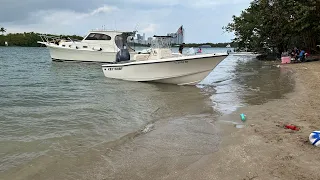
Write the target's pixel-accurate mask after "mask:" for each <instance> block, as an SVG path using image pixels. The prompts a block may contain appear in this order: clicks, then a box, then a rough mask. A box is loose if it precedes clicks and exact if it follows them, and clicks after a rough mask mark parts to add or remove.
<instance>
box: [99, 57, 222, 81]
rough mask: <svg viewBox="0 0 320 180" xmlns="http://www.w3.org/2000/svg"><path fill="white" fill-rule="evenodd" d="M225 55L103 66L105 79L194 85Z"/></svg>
mask: <svg viewBox="0 0 320 180" xmlns="http://www.w3.org/2000/svg"><path fill="white" fill-rule="evenodd" d="M226 57H227V55H221V56H217V55H212V56H210V55H206V56H195V57H194V58H190V57H182V58H178V59H176V60H168V61H150V62H148V61H145V62H141V63H136V64H134V63H124V64H113V65H103V66H102V70H103V73H104V75H105V76H106V77H108V78H113V79H122V80H127V81H140V82H159V83H169V84H177V85H195V84H197V83H199V82H200V81H202V80H203V79H204V78H205V77H206V76H208V74H209V73H210V72H211V71H212V70H213V69H214V68H215V67H216V66H217V65H218V64H219V63H220V62H221V61H222V60H224V59H225V58H226Z"/></svg>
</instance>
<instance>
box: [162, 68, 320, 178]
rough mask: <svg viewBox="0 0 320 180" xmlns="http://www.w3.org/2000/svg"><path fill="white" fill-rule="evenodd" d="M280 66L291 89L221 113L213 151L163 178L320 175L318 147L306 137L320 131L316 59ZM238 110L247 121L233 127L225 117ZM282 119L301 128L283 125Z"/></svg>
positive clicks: (319, 83)
mask: <svg viewBox="0 0 320 180" xmlns="http://www.w3.org/2000/svg"><path fill="white" fill-rule="evenodd" d="M280 68H281V69H280V70H281V71H293V72H294V77H295V80H296V86H295V89H294V92H293V93H290V94H288V95H287V96H286V98H284V99H279V100H273V101H270V102H267V103H265V104H263V105H256V106H249V107H244V108H241V109H239V110H238V111H236V112H234V113H232V114H230V115H225V116H223V117H221V118H220V120H219V122H218V123H217V124H218V125H219V126H220V128H222V129H223V130H224V132H223V134H224V136H223V138H222V144H221V146H220V148H219V150H218V151H217V152H215V153H212V154H210V155H206V156H203V157H202V158H201V160H199V161H198V162H196V163H194V164H192V165H190V166H189V167H187V168H186V169H184V170H183V171H181V172H178V173H176V174H175V175H174V176H171V177H170V178H168V179H219V180H223V179H226V180H227V179H228V180H229V179H246V180H249V179H281V180H283V179H313V180H316V179H317V180H318V179H320V168H319V167H320V156H319V152H320V148H318V147H315V146H312V145H311V144H310V142H309V139H308V137H309V135H310V133H311V132H312V131H314V130H320V101H319V99H320V94H319V91H320V80H319V79H320V71H319V69H320V62H308V63H299V64H288V65H281V67H280ZM240 113H245V114H246V115H247V121H246V122H245V123H244V124H245V127H244V128H243V129H238V130H236V131H235V128H234V125H233V124H232V123H227V122H228V121H229V122H239V123H241V121H240V117H239V114H240ZM286 123H292V124H294V125H297V126H298V127H300V128H301V130H300V131H292V130H289V129H285V128H283V127H282V125H283V124H286Z"/></svg>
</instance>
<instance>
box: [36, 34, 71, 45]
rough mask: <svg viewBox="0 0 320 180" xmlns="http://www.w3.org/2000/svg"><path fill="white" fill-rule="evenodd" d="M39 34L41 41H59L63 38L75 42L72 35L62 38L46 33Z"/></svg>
mask: <svg viewBox="0 0 320 180" xmlns="http://www.w3.org/2000/svg"><path fill="white" fill-rule="evenodd" d="M39 36H40V38H41V41H42V42H45V43H57V42H59V41H61V40H67V41H69V42H74V41H73V40H72V39H71V38H70V37H66V38H62V36H54V35H46V34H40V35H39Z"/></svg>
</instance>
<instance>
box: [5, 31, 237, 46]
mask: <svg viewBox="0 0 320 180" xmlns="http://www.w3.org/2000/svg"><path fill="white" fill-rule="evenodd" d="M40 35H41V33H35V32H25V33H9V34H7V35H0V46H6V45H5V42H8V45H9V46H18V47H43V46H42V45H41V44H38V43H37V41H42V40H41V38H40ZM48 35H50V36H58V37H70V38H71V39H73V40H82V39H83V37H82V36H78V35H55V34H48ZM229 44H230V45H231V47H230V48H234V47H236V45H235V44H233V43H231V42H228V43H209V42H208V43H186V44H185V45H184V47H201V46H208V47H202V48H210V47H213V48H214V47H220V48H225V47H226V46H227V45H229ZM179 45H180V44H172V47H176V46H177V47H179ZM134 46H142V47H149V46H150V44H135V45H134Z"/></svg>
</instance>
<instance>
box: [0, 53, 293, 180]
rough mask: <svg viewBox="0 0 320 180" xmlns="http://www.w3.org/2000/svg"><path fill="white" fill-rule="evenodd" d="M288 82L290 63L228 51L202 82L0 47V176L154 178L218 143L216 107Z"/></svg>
mask: <svg viewBox="0 0 320 180" xmlns="http://www.w3.org/2000/svg"><path fill="white" fill-rule="evenodd" d="M173 50H174V51H175V52H177V49H173ZM226 51H227V49H226V48H204V49H203V53H212V52H226ZM293 84H294V82H293V80H292V78H291V71H290V70H288V69H286V68H279V67H277V66H275V65H273V64H272V63H267V62H261V61H258V60H256V59H255V58H254V57H253V56H236V55H229V56H228V57H227V58H226V59H225V60H224V61H223V62H222V63H220V64H219V65H218V66H217V67H216V68H215V69H214V70H213V71H212V72H211V73H210V74H209V76H208V77H206V78H205V79H204V80H203V81H202V82H201V83H200V84H199V85H197V86H176V85H169V84H155V83H140V82H127V81H121V80H114V79H108V78H105V77H104V75H103V72H102V69H101V63H79V62H74V63H70V62H53V61H51V59H50V55H49V51H48V49H46V48H25V47H0V179H121V177H122V178H125V177H132V179H143V178H147V179H148V177H150V178H152V177H155V176H158V177H161V176H163V175H164V174H166V173H168V172H170V171H172V170H173V169H174V168H180V167H182V165H186V164H188V163H191V162H192V161H195V159H196V158H198V156H200V155H202V154H206V153H210V152H212V151H215V150H217V149H218V147H219V143H220V138H219V129H216V127H215V125H214V122H215V120H216V119H217V117H219V116H220V115H221V114H226V113H231V112H233V111H235V110H236V109H237V108H239V107H241V106H245V105H248V104H261V103H264V102H266V101H268V100H270V99H277V98H282V97H283V96H284V94H286V93H288V92H291V91H292V88H293ZM239 120H240V119H239ZM182 156H183V157H184V158H180V157H182ZM186 156H187V157H189V158H185V157H186ZM194 158H195V159H194ZM124 171H125V172H126V173H124V174H123V172H124Z"/></svg>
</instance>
